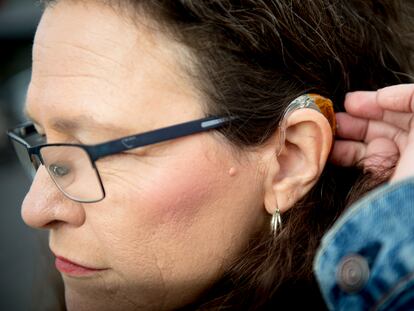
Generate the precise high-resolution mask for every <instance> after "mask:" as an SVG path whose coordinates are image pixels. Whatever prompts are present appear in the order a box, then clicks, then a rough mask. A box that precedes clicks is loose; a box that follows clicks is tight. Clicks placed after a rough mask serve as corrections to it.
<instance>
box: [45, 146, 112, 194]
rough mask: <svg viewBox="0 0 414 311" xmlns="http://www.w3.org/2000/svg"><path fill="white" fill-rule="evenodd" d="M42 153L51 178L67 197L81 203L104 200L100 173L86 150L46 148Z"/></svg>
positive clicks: (67, 147)
mask: <svg viewBox="0 0 414 311" xmlns="http://www.w3.org/2000/svg"><path fill="white" fill-rule="evenodd" d="M40 153H41V155H42V158H43V162H44V165H45V167H46V169H47V171H48V173H49V175H50V177H52V179H53V181H54V182H55V183H56V185H57V186H58V188H59V189H60V190H61V191H62V192H63V193H65V194H66V196H68V197H69V198H71V199H73V200H76V201H81V202H94V201H99V200H101V199H102V198H103V196H104V193H103V189H102V186H101V182H100V179H99V176H98V173H97V171H96V170H95V168H94V167H93V165H92V162H91V160H90V158H89V156H88V154H87V152H86V151H85V150H84V149H82V148H80V147H77V146H45V147H43V148H42V149H41V150H40Z"/></svg>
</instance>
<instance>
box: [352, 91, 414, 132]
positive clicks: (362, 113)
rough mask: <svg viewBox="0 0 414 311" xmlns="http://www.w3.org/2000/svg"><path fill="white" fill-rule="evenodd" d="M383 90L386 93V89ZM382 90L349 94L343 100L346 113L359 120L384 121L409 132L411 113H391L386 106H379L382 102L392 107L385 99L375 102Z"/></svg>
mask: <svg viewBox="0 0 414 311" xmlns="http://www.w3.org/2000/svg"><path fill="white" fill-rule="evenodd" d="M409 86H412V85H409ZM383 90H384V91H386V89H383ZM383 90H380V91H378V92H353V93H349V94H348V95H347V97H346V99H345V109H346V111H347V112H348V113H349V114H351V115H353V116H356V117H359V118H366V119H374V120H384V121H386V122H388V123H390V124H392V125H395V126H398V127H400V128H402V129H404V130H409V129H410V127H411V123H412V122H413V114H412V113H411V112H400V111H391V110H389V109H387V107H386V106H384V107H383V106H381V103H382V102H388V103H387V105H388V106H392V105H391V104H390V103H389V101H387V100H386V99H385V100H379V101H377V99H378V98H377V96H380V97H381V96H382V95H380V94H381V92H383ZM406 101H410V99H406ZM411 101H412V99H411ZM413 105H414V104H413Z"/></svg>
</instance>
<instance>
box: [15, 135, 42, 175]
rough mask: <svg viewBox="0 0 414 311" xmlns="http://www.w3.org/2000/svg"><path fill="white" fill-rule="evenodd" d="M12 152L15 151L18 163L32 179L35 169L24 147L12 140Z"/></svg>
mask: <svg viewBox="0 0 414 311" xmlns="http://www.w3.org/2000/svg"><path fill="white" fill-rule="evenodd" d="M12 143H13V147H14V150H15V151H16V154H17V157H18V158H19V161H20V163H21V164H22V166H23V169H24V171H25V172H26V174H28V176H29V177H30V178H32V179H33V178H34V176H35V175H36V168H35V167H34V165H33V163H32V161H31V159H30V157H29V154H28V152H27V148H26V146H24V145H22V144H21V143H19V142H17V141H14V140H12Z"/></svg>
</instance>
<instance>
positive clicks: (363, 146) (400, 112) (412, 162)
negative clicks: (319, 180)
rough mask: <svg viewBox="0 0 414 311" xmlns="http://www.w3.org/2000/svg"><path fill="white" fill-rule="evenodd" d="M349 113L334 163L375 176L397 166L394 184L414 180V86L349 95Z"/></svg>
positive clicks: (342, 116)
mask: <svg viewBox="0 0 414 311" xmlns="http://www.w3.org/2000/svg"><path fill="white" fill-rule="evenodd" d="M345 110H346V112H345V113H337V114H336V116H337V122H338V130H337V141H336V142H335V144H334V148H333V151H332V155H331V160H332V162H334V163H336V164H339V165H342V166H354V165H362V166H363V167H364V169H366V170H370V171H373V172H376V171H378V170H379V169H383V168H385V169H387V168H388V169H389V168H392V167H393V166H394V165H395V164H396V167H395V171H394V173H393V175H392V177H391V180H390V181H391V182H395V181H398V180H401V179H403V178H406V177H409V176H413V177H414V121H413V120H414V84H403V85H396V86H391V87H387V88H384V89H381V90H378V91H374V92H364V91H361V92H353V93H349V94H348V95H347V97H346V99H345Z"/></svg>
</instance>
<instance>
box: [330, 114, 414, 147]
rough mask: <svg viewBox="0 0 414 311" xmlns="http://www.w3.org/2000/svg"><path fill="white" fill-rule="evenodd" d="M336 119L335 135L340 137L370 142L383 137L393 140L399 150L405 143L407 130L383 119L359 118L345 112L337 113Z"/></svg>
mask: <svg viewBox="0 0 414 311" xmlns="http://www.w3.org/2000/svg"><path fill="white" fill-rule="evenodd" d="M336 119H337V122H338V129H337V135H338V137H340V138H342V139H350V140H355V141H361V142H362V141H363V142H365V143H370V142H371V141H373V140H374V139H378V138H384V139H388V140H390V141H392V142H394V143H395V144H396V145H397V146H398V148H399V150H400V152H401V151H403V150H404V149H405V146H406V144H407V139H408V132H407V131H404V130H402V129H401V128H399V127H396V126H393V125H391V124H388V123H385V122H383V121H377V120H366V119H360V118H356V117H353V116H351V115H349V114H346V113H337V116H336Z"/></svg>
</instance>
